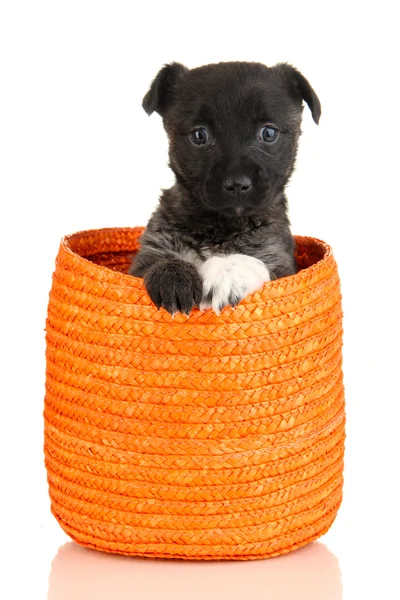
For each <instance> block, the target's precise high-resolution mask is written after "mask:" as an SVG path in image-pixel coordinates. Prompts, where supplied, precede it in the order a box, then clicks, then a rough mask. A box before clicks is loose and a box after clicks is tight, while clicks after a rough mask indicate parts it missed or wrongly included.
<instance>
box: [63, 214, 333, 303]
mask: <svg viewBox="0 0 400 600" xmlns="http://www.w3.org/2000/svg"><path fill="white" fill-rule="evenodd" d="M145 229H146V227H145V226H144V225H138V226H136V227H102V228H95V229H84V230H80V231H77V232H75V233H70V234H66V235H64V236H63V237H62V238H61V242H60V250H63V251H64V252H65V253H66V254H67V255H69V256H70V257H71V258H72V257H73V259H74V261H77V262H78V263H79V264H81V265H82V266H84V265H86V266H89V265H90V269H91V271H92V272H96V271H97V272H99V273H103V274H107V275H109V276H110V278H112V280H113V281H112V283H113V284H114V285H119V286H123V287H124V288H131V289H134V288H136V289H141V290H142V291H144V292H146V288H145V285H144V282H143V278H141V277H134V276H133V275H129V274H128V273H122V272H121V271H114V270H113V269H110V268H109V267H106V266H103V265H98V264H96V263H94V262H92V261H90V260H89V259H87V258H85V257H84V256H81V255H80V254H79V253H77V252H75V251H74V250H72V248H71V242H72V241H74V240H76V239H79V238H82V237H87V236H96V235H98V236H103V235H104V234H105V233H107V234H111V235H112V234H114V233H115V234H117V233H119V234H121V233H122V234H123V233H127V234H132V233H134V234H137V237H138V238H139V237H140V234H141V233H142V232H143V231H144V230H145ZM293 237H294V239H295V241H296V243H299V242H300V243H303V244H304V243H306V244H312V245H316V246H318V247H319V248H322V249H323V256H322V258H321V259H320V260H318V261H317V262H315V263H314V264H312V265H310V266H309V267H306V268H304V269H301V270H300V271H299V272H298V273H295V274H294V275H287V276H286V277H280V278H279V279H274V280H272V281H266V282H265V283H264V284H263V286H262V287H261V288H260V289H259V290H257V291H256V292H253V293H252V294H249V295H248V296H247V297H246V298H244V299H243V300H242V303H246V304H247V303H254V301H255V300H254V296H255V295H263V294H264V293H265V292H267V291H268V290H270V291H271V290H275V291H276V292H277V291H278V290H279V288H281V290H282V288H283V287H285V284H286V283H288V282H289V281H292V282H293V283H297V284H298V285H301V283H302V282H303V280H304V279H306V278H308V277H309V276H310V274H311V273H317V272H318V271H321V270H323V269H324V268H325V267H326V265H327V263H328V262H329V261H334V257H333V251H332V248H331V246H330V245H329V244H328V243H327V242H325V241H324V240H321V239H319V238H315V237H313V236H306V235H294V236H293ZM110 283H111V282H110ZM279 295H285V294H284V293H283V294H282V293H280V294H279ZM202 312H204V311H202Z"/></svg>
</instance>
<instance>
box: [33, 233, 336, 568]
mask: <svg viewBox="0 0 400 600" xmlns="http://www.w3.org/2000/svg"><path fill="white" fill-rule="evenodd" d="M142 231H143V227H137V228H132V229H129V228H116V229H102V230H93V231H84V232H81V233H77V234H74V235H69V236H67V237H65V238H63V240H62V241H61V245H60V249H59V253H58V256H57V261H56V268H55V272H54V274H53V284H52V289H51V292H50V298H49V307H48V318H47V322H46V340H47V350H46V359H47V371H46V398H45V410H44V419H45V461H46V468H47V474H48V483H49V491H50V498H51V506H52V512H53V514H54V515H55V517H56V518H57V520H58V521H59V523H60V525H61V527H62V528H63V529H64V531H65V532H66V533H67V534H68V535H69V536H70V537H71V538H72V539H73V540H75V541H76V542H78V543H80V544H82V545H84V546H89V547H91V548H95V549H98V550H103V551H107V552H116V553H121V554H131V555H140V556H152V557H155V556H157V557H169V558H170V557H174V558H186V559H215V558H218V559H256V558H263V557H270V556H276V555H278V554H283V553H285V552H289V551H291V550H294V549H295V548H298V547H300V546H303V545H305V544H307V543H309V542H310V541H312V540H315V539H316V538H318V537H319V536H321V535H322V534H323V533H325V532H326V531H327V530H328V528H329V527H330V525H331V524H332V522H333V520H334V518H335V516H336V513H337V510H338V508H339V506H340V503H341V498H342V471H343V452H344V424H345V414H344V394H343V381H342V365H341V362H342V311H341V295H340V285H339V278H338V272H337V266H336V263H335V260H334V258H333V256H332V252H331V249H330V248H329V246H328V245H327V244H325V243H324V242H321V241H319V240H315V239H312V238H307V237H297V238H296V241H297V255H296V256H297V260H298V263H299V265H300V267H301V268H302V270H301V271H299V273H297V274H296V275H294V276H291V277H285V278H283V279H279V280H276V281H273V282H268V283H266V284H264V287H263V288H262V289H261V290H260V291H258V292H255V293H254V294H251V295H249V296H248V297H247V298H246V299H245V300H243V301H242V302H241V303H240V304H239V305H238V306H237V308H236V310H232V309H231V308H226V309H224V310H223V311H222V313H221V315H220V316H218V315H216V314H214V313H213V312H211V311H200V310H197V309H195V310H194V311H193V312H192V314H191V315H190V317H189V318H188V319H187V318H186V317H185V316H184V315H181V314H178V315H176V316H175V319H172V317H171V316H170V315H169V314H168V313H167V312H166V311H165V310H164V309H161V310H157V308H156V307H155V306H154V305H153V304H152V303H151V301H150V299H149V297H148V295H147V293H146V290H145V288H144V285H143V280H142V279H140V278H135V277H131V276H129V275H127V274H126V272H127V270H128V267H129V265H130V262H131V258H132V255H133V253H134V252H135V251H137V249H138V247H139V245H138V240H139V236H140V234H141V233H142Z"/></svg>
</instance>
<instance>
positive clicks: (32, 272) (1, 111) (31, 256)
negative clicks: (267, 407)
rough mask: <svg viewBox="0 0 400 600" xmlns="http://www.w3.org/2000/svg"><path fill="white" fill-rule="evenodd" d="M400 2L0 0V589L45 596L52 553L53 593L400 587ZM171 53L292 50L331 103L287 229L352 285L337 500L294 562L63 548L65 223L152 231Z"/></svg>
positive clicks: (303, 157) (311, 130)
mask: <svg viewBox="0 0 400 600" xmlns="http://www.w3.org/2000/svg"><path fill="white" fill-rule="evenodd" d="M395 8H396V3H395V2H393V1H391V2H386V1H384V0H383V1H380V2H365V1H364V2H358V1H353V2H351V1H348V2H340V1H335V2H307V1H304V2H283V1H282V2H279V3H278V2H268V1H267V0H265V1H263V2H254V1H250V0H247V1H246V2H234V1H231V2H217V1H216V0H214V1H213V2H208V1H203V2H189V1H186V2H177V1H172V0H171V1H166V2H162V3H160V4H157V3H156V2H147V3H145V2H134V1H133V0H132V1H130V2H122V1H118V0H115V1H109V2H103V1H100V0H97V1H96V2H91V1H86V0H80V1H75V0H69V1H68V2H67V1H65V2H64V1H57V0H53V1H51V2H50V1H49V2H43V1H30V2H20V1H18V0H10V1H8V2H7V1H3V2H2V3H1V4H0V88H1V93H0V159H1V162H0V202H1V225H2V228H1V235H0V242H1V261H2V264H1V278H0V285H1V296H0V301H1V321H2V324H1V340H2V350H3V352H2V358H1V362H0V364H1V383H2V386H1V421H0V422H1V435H0V440H1V445H2V450H1V460H2V466H1V490H2V493H1V505H2V506H1V515H2V534H1V537H2V543H1V546H2V549H3V551H5V553H6V556H5V561H6V562H4V559H3V561H2V562H3V563H4V564H3V565H2V566H4V572H5V574H6V576H8V577H9V578H10V581H11V582H12V587H10V588H8V591H7V592H6V594H2V597H3V598H7V599H12V598H17V599H20V598H21V599H22V598H25V597H32V598H35V599H36V598H37V599H45V598H47V589H48V578H49V574H50V569H51V562H52V560H53V559H54V563H53V570H52V576H51V578H50V590H49V595H48V598H49V600H61V599H64V598H72V597H73V598H77V599H78V600H80V598H85V599H86V600H90V599H91V598H96V600H99V599H102V598H109V597H111V595H113V596H115V598H116V599H119V598H122V599H124V598H128V597H129V598H140V599H142V598H146V599H148V600H152V599H153V598H161V597H163V598H169V597H171V598H175V599H177V600H179V599H180V598H185V599H186V600H192V599H197V598H204V597H206V596H207V597H208V598H209V599H211V600H213V599H214V598H220V599H221V598H222V599H225V598H229V599H232V598H233V599H235V598H238V599H243V600H245V599H246V598H263V599H264V598H272V599H274V600H275V599H276V600H281V599H284V600H286V598H289V597H291V598H293V599H295V598H299V599H305V598H307V599H313V598H314V596H313V593H315V590H316V589H317V588H318V585H319V586H320V587H319V588H318V590H320V592H319V595H317V596H315V597H318V598H320V599H321V600H322V599H327V600H339V599H341V598H342V597H343V598H345V599H346V600H349V599H352V600H353V599H354V600H358V599H362V598H370V597H371V598H385V599H391V598H399V597H400V590H399V582H398V564H399V559H400V556H399V534H400V527H399V509H400V503H399V498H398V492H397V489H398V488H397V484H398V479H399V461H400V455H399V440H398V438H399V428H398V427H399V426H398V424H399V418H400V409H399V403H400V393H399V389H400V381H399V372H400V368H399V363H400V351H399V334H400V329H399V319H400V307H399V292H398V290H399V284H398V281H399V271H398V269H399V267H398V265H399V260H398V247H399V242H398V237H399V236H398V219H397V215H398V206H399V189H398V170H399V158H400V156H399V133H400V132H399V122H400V120H399V117H398V113H399V97H398V92H399V84H398V77H399V76H398V72H399V66H398V57H399V45H398V29H397V22H398V19H397V18H396V16H395ZM172 60H177V61H181V62H183V63H185V64H186V65H187V66H189V67H194V66H198V65H201V64H204V63H208V62H218V61H224V60H255V61H260V62H265V63H266V64H268V65H272V64H274V63H276V62H278V61H288V62H290V63H292V64H294V65H295V66H296V67H298V68H299V69H300V70H301V71H302V72H303V73H304V75H305V76H306V77H307V78H308V79H309V80H310V82H311V84H312V85H313V87H314V89H315V90H316V92H317V94H318V95H319V97H320V99H321V103H322V111H323V112H322V118H321V122H320V126H319V127H317V126H316V125H315V124H314V123H313V121H312V119H311V115H310V113H309V112H308V110H307V109H305V111H304V125H303V132H304V135H303V136H302V138H301V145H300V152H299V159H298V163H297V171H296V173H295V175H294V176H293V179H292V182H291V185H290V187H289V190H288V194H289V203H290V215H291V221H292V229H293V232H294V233H296V234H303V235H314V236H316V237H319V238H322V239H324V240H326V241H327V242H328V243H330V244H331V245H332V246H333V249H334V254H335V256H336V259H337V261H338V264H339V270H340V274H341V279H342V293H343V308H344V315H345V321H344V326H345V346H344V372H345V385H346V399H347V420H348V424H347V453H346V470H345V494H344V501H343V505H342V508H341V510H340V513H339V516H338V517H337V520H336V522H335V523H334V525H333V527H332V529H331V530H330V532H329V533H328V534H327V535H326V536H325V537H324V538H323V539H322V540H321V541H322V544H323V546H313V547H311V550H307V551H305V552H303V553H301V554H299V555H298V557H297V558H296V556H297V555H296V553H295V554H294V555H293V556H294V558H293V557H292V558H289V557H287V558H286V559H278V562H277V561H275V562H271V561H270V562H269V563H268V561H267V563H268V564H266V561H261V562H260V561H257V563H241V564H240V565H238V564H237V563H234V564H233V566H232V565H231V566H229V565H227V564H225V566H224V565H222V564H219V565H218V566H215V568H214V569H213V567H210V566H207V567H206V566H205V565H193V564H187V565H186V566H185V565H182V564H178V563H174V564H173V565H171V564H170V563H159V562H153V561H147V562H146V561H142V562H140V561H139V562H135V561H130V562H126V561H124V560H123V559H121V560H118V559H115V558H113V557H107V560H106V559H105V558H104V556H103V555H98V554H97V553H85V552H83V551H81V550H80V549H79V548H77V547H75V546H74V545H70V546H67V547H65V548H63V549H61V550H60V552H59V554H57V552H58V549H59V548H60V547H61V546H63V544H65V542H66V541H67V537H66V536H65V535H64V534H63V532H62V531H61V530H60V528H59V526H58V525H57V523H56V522H55V520H54V519H53V518H52V517H51V515H50V509H49V501H48V496H47V487H46V477H45V472H44V467H43V453H42V436H43V422H42V410H43V395H44V370H45V362H44V331H43V330H44V322H45V315H46V306H47V297H48V292H49V289H50V284H51V273H52V270H53V267H54V259H55V256H56V253H57V249H58V244H59V241H60V238H61V236H62V235H64V234H67V233H72V232H74V231H78V230H81V229H85V228H97V227H107V226H119V225H121V226H134V225H144V224H145V223H146V222H147V219H148V217H149V216H150V213H151V212H152V210H153V209H154V208H155V206H156V203H157V199H158V194H159V190H160V188H161V187H167V186H169V184H170V183H171V181H172V177H171V173H170V172H169V170H168V168H167V142H166V138H165V134H164V132H163V129H162V124H161V120H160V118H159V117H158V115H153V116H152V117H151V118H148V117H147V116H146V114H145V113H144V112H143V111H142V109H141V100H142V97H143V95H144V93H145V92H146V91H147V89H148V85H149V83H150V81H151V80H152V78H153V77H154V75H155V74H156V72H157V70H158V69H159V68H160V67H161V66H162V65H163V64H164V63H166V62H169V61H172ZM93 554H94V555H95V556H94V557H93ZM56 555H57V556H56ZM54 557H56V558H54ZM334 557H336V559H337V561H338V566H337V563H336V562H335V558H334ZM329 560H330V561H331V563H332V561H333V563H334V564H335V565H336V567H335V568H333V569H331V568H327V563H326V561H328V562H329ZM296 561H297V562H296ZM324 561H325V562H324ZM333 563H332V564H333ZM255 564H257V565H259V566H258V567H255V566H254V565H255ZM138 565H139V566H138ZM160 565H163V566H160ZM271 565H273V566H271ZM274 565H275V566H274ZM61 567H62V568H61ZM202 567H203V568H202ZM339 569H340V571H339ZM2 570H3V569H2ZM340 572H341V574H342V581H343V593H341V592H340V585H339V584H340ZM77 573H79V577H78V575H77ZM299 573H302V574H303V575H304V573H306V574H307V573H308V574H309V577H308V579H307V578H306V580H302V579H301V578H300V579H299V577H300V576H299ZM144 574H145V576H144ZM6 581H7V577H6V578H4V576H2V585H3V584H4V585H6ZM105 582H107V583H105ZM155 582H158V586H157V585H155ZM288 586H289V587H290V586H292V587H290V590H289V592H288ZM313 590H314V592H313Z"/></svg>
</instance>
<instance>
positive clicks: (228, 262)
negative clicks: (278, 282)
mask: <svg viewBox="0 0 400 600" xmlns="http://www.w3.org/2000/svg"><path fill="white" fill-rule="evenodd" d="M199 272H200V275H201V276H202V278H203V298H204V300H203V302H202V303H201V304H200V309H201V310H204V309H206V308H212V309H213V310H214V312H216V313H217V314H219V312H220V310H221V309H222V308H223V307H224V306H228V305H230V304H231V305H232V304H233V305H235V304H237V303H238V302H240V300H242V299H243V298H245V297H246V296H247V295H248V294H251V293H253V292H255V291H256V290H258V289H259V288H261V287H262V285H263V283H264V282H265V281H270V275H269V271H268V269H267V267H266V266H265V265H264V263H263V262H262V261H261V260H259V259H258V258H253V257H252V256H247V255H246V254H229V255H228V256H212V257H211V258H209V259H208V260H206V261H205V262H204V263H203V264H202V265H201V266H200V267H199ZM207 296H210V297H211V298H210V300H209V301H208V299H207V301H206V298H207Z"/></svg>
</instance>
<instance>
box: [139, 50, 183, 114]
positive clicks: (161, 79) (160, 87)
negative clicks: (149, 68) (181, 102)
mask: <svg viewBox="0 0 400 600" xmlns="http://www.w3.org/2000/svg"><path fill="white" fill-rule="evenodd" d="M188 70H189V69H188V68H187V67H185V66H184V65H182V64H180V63H176V62H173V63H171V64H169V65H164V67H163V68H162V69H161V70H160V71H159V72H158V73H157V75H156V77H155V78H154V80H153V83H152V84H151V86H150V89H149V91H148V92H147V94H146V95H145V97H144V98H143V102H142V106H143V108H144V110H145V111H146V112H147V114H148V115H151V114H152V113H153V112H154V111H156V112H158V114H159V115H161V117H163V116H164V114H165V111H166V109H167V108H168V106H169V105H170V104H171V102H172V99H173V95H174V91H175V90H176V88H177V85H178V83H179V81H180V79H181V78H182V76H183V75H184V73H186V71H188Z"/></svg>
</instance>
